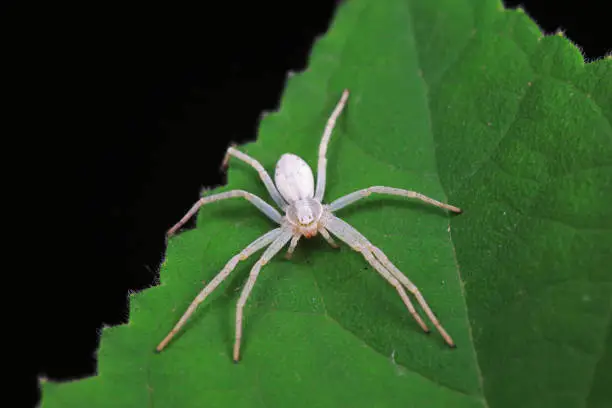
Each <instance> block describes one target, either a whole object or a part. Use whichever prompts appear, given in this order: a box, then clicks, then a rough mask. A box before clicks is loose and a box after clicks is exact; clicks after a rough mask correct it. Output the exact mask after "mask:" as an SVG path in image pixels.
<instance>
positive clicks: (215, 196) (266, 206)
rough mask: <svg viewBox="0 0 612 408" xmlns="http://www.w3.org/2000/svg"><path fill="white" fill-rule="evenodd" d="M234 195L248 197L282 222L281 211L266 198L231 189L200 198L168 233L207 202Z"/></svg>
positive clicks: (173, 230)
mask: <svg viewBox="0 0 612 408" xmlns="http://www.w3.org/2000/svg"><path fill="white" fill-rule="evenodd" d="M234 197H242V198H244V199H246V200H247V201H249V202H250V203H251V204H253V205H254V206H255V207H257V208H258V209H259V210H260V211H261V212H262V213H264V214H265V215H266V216H267V217H268V218H270V219H271V220H272V221H274V222H276V223H278V224H280V223H281V221H282V219H283V217H282V216H281V215H280V213H279V212H278V211H276V210H275V209H274V207H272V206H271V205H270V204H268V203H266V202H265V201H264V200H262V199H261V198H259V197H258V196H256V195H255V194H251V193H249V192H248V191H243V190H231V191H226V192H223V193H218V194H213V195H210V196H205V197H202V198H200V199H199V200H198V201H197V202H196V203H195V204H194V205H193V206H192V207H191V209H190V210H189V211H187V214H185V215H184V216H183V218H181V220H180V221H179V222H177V223H176V224H174V226H173V227H172V228H170V229H169V230H168V235H173V234H174V233H175V232H176V231H177V230H178V229H179V228H181V226H183V224H185V223H186V222H187V220H189V219H190V218H191V217H193V215H194V214H195V213H196V212H198V210H199V209H200V207H201V206H203V205H205V204H209V203H213V202H215V201H219V200H225V199H228V198H234Z"/></svg>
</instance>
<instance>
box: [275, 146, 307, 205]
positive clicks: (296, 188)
mask: <svg viewBox="0 0 612 408" xmlns="http://www.w3.org/2000/svg"><path fill="white" fill-rule="evenodd" d="M274 183H275V184H276V187H278V191H279V192H280V194H281V195H282V196H283V198H284V199H285V200H287V202H289V203H293V202H295V201H298V200H302V199H305V198H312V197H313V196H314V176H313V174H312V169H311V168H310V166H309V165H308V163H306V162H305V161H304V160H303V159H302V158H301V157H299V156H296V155H295V154H292V153H285V154H283V155H282V156H281V158H280V159H279V160H278V163H276V170H275V172H274Z"/></svg>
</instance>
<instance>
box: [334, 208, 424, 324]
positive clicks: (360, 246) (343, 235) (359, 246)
mask: <svg viewBox="0 0 612 408" xmlns="http://www.w3.org/2000/svg"><path fill="white" fill-rule="evenodd" d="M334 218H336V217H334ZM337 221H341V220H339V219H337V218H336V219H332V218H330V219H329V220H328V223H327V225H326V228H328V229H329V230H330V231H331V232H332V234H334V235H336V236H337V237H338V238H340V239H341V240H342V241H344V242H346V244H347V245H349V246H350V247H351V248H353V249H354V250H355V251H358V252H360V253H361V254H362V255H363V256H364V258H365V259H366V261H368V263H369V264H370V265H372V267H374V269H375V270H376V271H377V272H378V273H379V274H380V275H381V276H382V277H383V278H385V279H386V280H387V282H389V283H390V284H391V285H392V286H393V287H394V288H395V290H397V293H398V294H399V296H400V298H401V299H402V301H403V302H404V305H406V308H407V309H408V311H409V312H410V314H411V315H412V317H413V318H414V320H415V321H416V322H417V323H418V324H419V326H421V328H422V329H423V331H424V332H425V333H429V328H428V327H427V325H426V324H425V322H424V321H423V319H421V316H419V314H418V313H417V311H416V309H415V308H414V305H413V304H412V302H411V301H410V298H409V297H408V295H407V294H406V291H405V290H404V287H403V286H402V285H401V283H400V282H399V281H398V280H397V279H396V277H395V276H393V274H392V273H391V272H390V271H388V270H387V269H386V268H385V267H384V266H383V265H382V264H381V263H380V262H379V261H378V260H377V259H376V258H375V257H374V255H373V254H372V252H371V251H370V250H369V249H368V246H367V245H364V243H363V242H362V240H361V239H359V238H360V237H358V236H355V234H354V232H357V230H355V229H354V228H352V227H350V225H349V224H346V225H343V223H344V221H342V222H337ZM347 226H348V227H350V228H347ZM351 229H353V230H354V231H351ZM357 233H358V232H357ZM358 234H359V233H358ZM359 235H361V234H359ZM366 242H367V240H366Z"/></svg>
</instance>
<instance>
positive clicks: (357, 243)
mask: <svg viewBox="0 0 612 408" xmlns="http://www.w3.org/2000/svg"><path fill="white" fill-rule="evenodd" d="M326 220H327V225H326V227H327V228H328V229H329V230H330V231H331V232H332V233H333V234H335V235H337V236H338V237H340V238H341V239H342V240H344V241H345V242H346V243H347V244H349V245H351V247H353V248H354V249H355V250H357V251H359V252H361V253H362V254H364V256H366V255H365V253H364V252H367V253H370V254H373V255H374V256H375V257H376V258H377V259H378V261H380V262H379V263H380V264H381V266H382V267H383V268H384V269H385V270H387V271H388V272H389V273H390V274H391V275H392V276H393V277H394V278H395V279H396V280H397V281H399V282H400V283H401V284H402V285H403V286H405V287H406V289H408V290H409V291H410V292H411V293H412V294H413V295H414V297H415V298H416V300H417V302H418V303H419V305H420V306H421V308H422V309H423V311H424V312H425V314H426V315H427V317H428V318H429V320H430V321H431V322H432V323H433V325H434V326H435V327H436V329H437V330H438V332H439V333H440V335H441V336H442V337H443V338H444V341H445V342H446V343H447V344H448V345H449V346H450V347H455V342H454V341H453V339H452V338H451V336H450V335H449V334H448V333H447V332H446V330H445V329H444V327H442V325H441V324H440V322H439V320H438V319H437V318H436V316H435V315H434V313H433V312H432V310H431V308H430V307H429V305H428V304H427V302H426V301H425V298H424V297H423V295H422V294H421V292H420V291H419V289H418V288H417V287H416V286H415V285H414V284H413V283H412V282H411V281H410V280H409V279H408V278H407V277H406V275H404V274H403V273H402V272H401V271H400V270H399V269H398V268H397V267H396V266H395V265H393V264H392V263H391V261H389V259H388V258H387V256H386V255H385V254H384V253H383V252H382V251H381V250H380V249H378V248H377V247H375V246H374V245H372V243H370V241H368V240H367V238H366V237H364V236H363V235H362V234H361V233H360V232H359V231H357V230H356V229H355V228H354V227H352V226H351V225H350V224H348V223H347V222H346V221H343V220H341V219H339V218H338V217H335V216H334V215H331V214H329V215H328V218H326ZM366 259H368V257H367V256H366ZM368 262H370V259H368ZM370 263H371V262H370ZM371 265H372V266H374V267H375V268H376V265H375V264H373V263H371ZM377 270H378V271H379V272H380V273H381V275H382V272H381V271H380V270H379V269H378V268H377Z"/></svg>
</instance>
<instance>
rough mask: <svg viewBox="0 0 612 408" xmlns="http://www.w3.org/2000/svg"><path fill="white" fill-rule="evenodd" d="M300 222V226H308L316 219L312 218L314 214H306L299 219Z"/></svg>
mask: <svg viewBox="0 0 612 408" xmlns="http://www.w3.org/2000/svg"><path fill="white" fill-rule="evenodd" d="M298 220H299V221H300V224H303V225H308V224H310V223H311V222H312V221H313V220H314V217H313V216H312V214H304V215H302V216H301V217H299V218H298Z"/></svg>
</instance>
